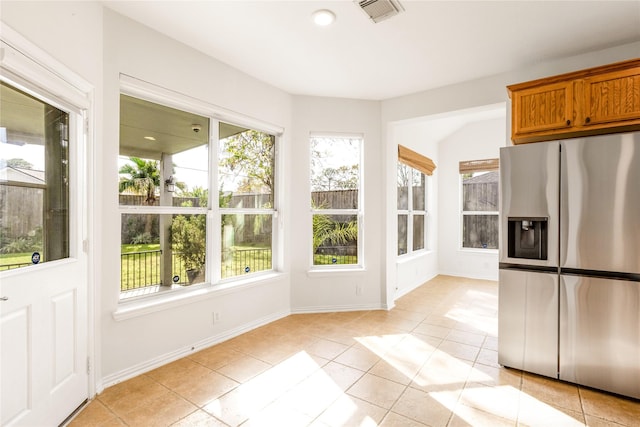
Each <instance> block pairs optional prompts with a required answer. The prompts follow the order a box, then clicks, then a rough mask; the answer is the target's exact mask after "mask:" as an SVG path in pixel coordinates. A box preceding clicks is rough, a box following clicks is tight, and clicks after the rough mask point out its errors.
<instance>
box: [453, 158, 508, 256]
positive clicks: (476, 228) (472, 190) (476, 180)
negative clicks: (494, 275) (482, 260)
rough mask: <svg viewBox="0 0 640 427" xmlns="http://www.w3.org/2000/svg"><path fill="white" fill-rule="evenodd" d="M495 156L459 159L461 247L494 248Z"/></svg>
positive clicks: (495, 204)
mask: <svg viewBox="0 0 640 427" xmlns="http://www.w3.org/2000/svg"><path fill="white" fill-rule="evenodd" d="M498 167H499V165H498V159H488V160H471V161H465V162H460V182H461V187H462V190H461V196H462V202H461V206H462V215H461V218H462V247H463V248H471V249H498V197H499V196H498V194H499V193H498V182H499V170H498Z"/></svg>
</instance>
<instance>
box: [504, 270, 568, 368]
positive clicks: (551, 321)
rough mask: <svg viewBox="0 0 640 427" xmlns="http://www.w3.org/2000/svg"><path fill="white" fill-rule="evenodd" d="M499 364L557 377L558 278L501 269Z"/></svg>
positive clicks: (553, 275) (554, 275)
mask: <svg viewBox="0 0 640 427" xmlns="http://www.w3.org/2000/svg"><path fill="white" fill-rule="evenodd" d="M499 274H500V277H499V279H500V284H499V288H498V289H499V290H498V292H499V295H498V305H499V307H498V310H499V313H500V315H499V316H498V363H500V364H501V365H503V366H507V367H510V368H516V369H521V370H524V371H528V372H533V373H536V374H540V375H545V376H547V377H552V378H557V377H558V275H557V274H553V273H537V272H530V271H520V270H505V269H501V270H500V273H499Z"/></svg>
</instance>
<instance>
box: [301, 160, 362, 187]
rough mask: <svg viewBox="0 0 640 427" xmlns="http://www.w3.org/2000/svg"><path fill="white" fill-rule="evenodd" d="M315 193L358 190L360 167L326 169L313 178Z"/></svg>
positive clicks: (312, 183) (312, 184)
mask: <svg viewBox="0 0 640 427" xmlns="http://www.w3.org/2000/svg"><path fill="white" fill-rule="evenodd" d="M311 186H312V188H313V191H332V190H354V189H357V188H358V165H351V166H340V167H338V168H324V169H322V171H321V172H320V174H319V175H316V176H313V177H312V178H311Z"/></svg>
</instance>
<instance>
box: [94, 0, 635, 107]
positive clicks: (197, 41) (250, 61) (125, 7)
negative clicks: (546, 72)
mask: <svg viewBox="0 0 640 427" xmlns="http://www.w3.org/2000/svg"><path fill="white" fill-rule="evenodd" d="M104 3H105V4H106V6H107V7H109V8H111V9H113V10H115V11H117V12H119V13H121V14H123V15H125V16H128V17H130V18H132V19H134V20H136V21H139V22H141V23H143V24H145V25H147V26H149V27H151V28H154V29H155V30H157V31H159V32H162V33H164V34H166V35H167V36H169V37H172V38H174V39H176V40H179V41H181V42H183V43H185V44H187V45H189V46H192V47H193V48H195V49H198V50H200V51H202V52H204V53H206V54H208V55H210V56H212V57H215V58H217V59H219V60H220V61H222V62H225V63H227V64H229V65H231V66H233V67H235V68H237V69H239V70H241V71H243V72H245V73H247V74H249V75H251V76H253V77H255V78H258V79H260V80H262V81H265V82H267V83H270V84H272V85H273V86H276V87H278V88H280V89H282V90H284V91H286V92H288V93H291V94H302V95H316V96H331V97H344V98H357V99H374V100H381V99H387V98H391V97H396V96H401V95H405V94H410V93H415V92H419V91H422V90H427V89H431V88H435V87H441V86H445V85H449V84H454V83H457V82H462V81H468V80H473V79H476V78H480V77H484V76H489V75H493V74H498V73H502V72H506V71H510V70H515V69H521V68H524V67H527V66H528V65H533V64H536V63H539V62H541V61H547V60H553V59H557V58H561V57H566V56H572V55H578V54H581V53H585V52H589V51H595V50H599V49H604V48H607V47H611V46H615V45H620V44H624V43H630V42H635V41H639V40H640V0H634V1H626V2H617V1H608V0H607V1H586V2H577V1H559V2H558V1H525V2H516V1H496V2H485V1H469V2H460V1H439V2H438V1H408V0H401V3H402V5H403V6H404V8H405V12H403V13H401V14H399V15H397V16H395V17H392V18H390V19H388V20H385V21H383V22H380V23H377V24H374V23H373V22H372V21H371V20H369V19H368V17H367V16H366V15H365V13H364V12H363V11H362V10H361V9H360V8H359V6H358V4H357V2H355V1H352V0H340V1H305V0H297V1H270V0H262V1H238V0H236V1H124V2H120V1H109V0H107V1H105V2H104ZM317 9H330V10H332V11H333V12H334V13H335V14H336V15H337V20H336V22H335V23H334V24H333V25H332V26H330V27H324V28H323V27H316V26H314V24H313V23H312V21H311V13H312V12H313V11H315V10H317ZM639 55H640V52H639Z"/></svg>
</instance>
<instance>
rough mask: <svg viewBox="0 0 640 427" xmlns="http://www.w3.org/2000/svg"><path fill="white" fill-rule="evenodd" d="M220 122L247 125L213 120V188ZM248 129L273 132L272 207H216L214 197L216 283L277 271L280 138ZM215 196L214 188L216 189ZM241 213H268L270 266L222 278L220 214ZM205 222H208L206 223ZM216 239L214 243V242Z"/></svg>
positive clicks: (216, 177) (214, 270) (217, 184)
mask: <svg viewBox="0 0 640 427" xmlns="http://www.w3.org/2000/svg"><path fill="white" fill-rule="evenodd" d="M220 122H224V123H227V124H232V125H236V126H239V127H247V125H245V124H244V123H236V122H229V121H227V120H216V121H215V136H214V137H212V141H215V153H214V155H213V156H210V157H211V158H213V160H214V161H215V163H214V165H213V168H214V169H212V170H213V172H211V173H212V174H215V180H214V185H215V187H213V188H216V189H218V188H220V187H219V185H220V183H219V182H218V172H219V171H218V161H219V158H218V150H219V147H218V143H219V134H218V131H219V129H220ZM251 129H252V130H257V131H260V132H264V133H267V134H270V135H272V136H274V138H275V141H274V157H275V159H274V168H273V169H274V171H273V175H274V176H273V178H274V186H273V187H274V188H273V190H274V193H275V194H274V195H273V207H272V208H270V209H268V208H220V207H219V201H218V198H217V197H216V199H215V203H214V204H213V205H214V206H213V212H214V213H213V215H214V217H215V224H217V225H216V226H215V230H214V236H215V238H214V239H211V240H213V242H211V244H212V245H213V248H212V253H213V256H214V259H215V265H214V266H213V270H212V271H213V272H214V274H215V276H214V281H215V282H216V283H228V282H234V281H238V280H246V279H248V278H251V277H257V278H260V276H263V275H267V274H270V273H272V272H274V271H277V265H278V264H277V261H278V253H279V252H280V251H279V250H278V248H279V246H277V244H278V242H279V233H278V225H279V221H278V206H279V203H278V199H279V196H280V191H279V185H278V182H279V176H280V175H281V174H280V168H279V166H280V162H279V161H278V159H279V157H280V156H279V152H280V149H279V145H280V141H281V136H280V135H277V134H274V133H271V132H269V131H265V130H262V129H256V128H251ZM215 194H216V196H218V193H217V190H216V193H215ZM209 199H211V197H209ZM241 214H246V215H271V269H269V270H263V271H258V272H255V273H254V272H252V273H248V274H247V275H240V276H234V277H228V278H224V279H223V278H222V248H221V247H220V244H219V243H220V242H221V241H222V232H221V228H222V227H220V226H218V225H221V224H222V216H223V215H241ZM207 226H208V224H207ZM216 242H217V243H216Z"/></svg>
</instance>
